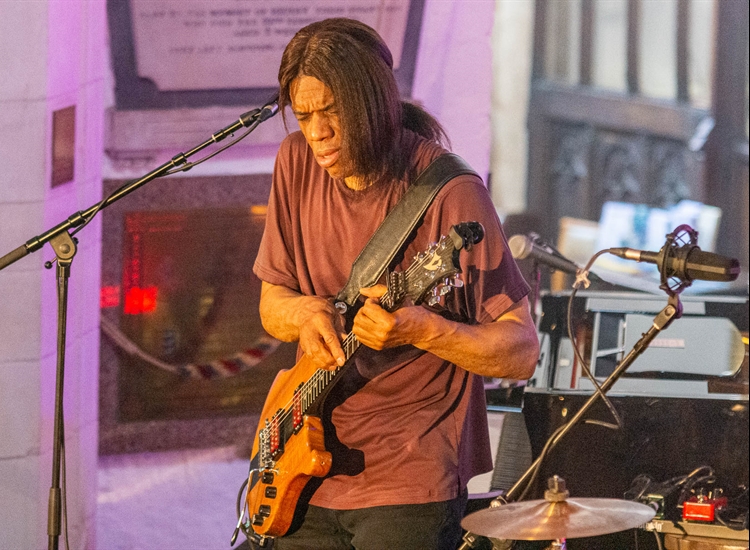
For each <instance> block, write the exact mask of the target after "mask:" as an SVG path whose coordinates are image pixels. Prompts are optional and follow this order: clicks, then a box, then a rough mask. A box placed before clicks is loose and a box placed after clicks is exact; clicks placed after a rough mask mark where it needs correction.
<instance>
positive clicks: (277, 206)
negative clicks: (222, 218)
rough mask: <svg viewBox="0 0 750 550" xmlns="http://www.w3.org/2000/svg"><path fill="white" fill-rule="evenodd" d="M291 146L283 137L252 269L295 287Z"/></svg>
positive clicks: (261, 276) (260, 275) (274, 281)
mask: <svg viewBox="0 0 750 550" xmlns="http://www.w3.org/2000/svg"><path fill="white" fill-rule="evenodd" d="M292 149H293V147H292V140H291V139H290V138H289V137H287V138H286V139H285V140H284V141H283V142H282V143H281V146H280V147H279V153H278V155H277V157H276V163H275V165H274V170H273V180H272V183H271V193H270V195H269V198H268V210H267V213H266V225H265V229H264V231H263V237H262V238H261V241H260V247H259V248H258V255H257V257H256V259H255V264H254V266H253V272H254V273H255V274H256V275H257V276H258V278H259V279H261V280H262V281H265V282H267V283H271V284H274V285H282V286H285V287H288V288H291V289H292V290H296V291H299V287H300V285H299V280H298V278H297V272H296V268H295V265H296V262H295V250H294V245H293V243H294V242H295V241H294V238H293V233H294V227H295V226H294V220H293V218H292V212H293V211H294V209H293V207H292V202H293V201H294V200H295V197H298V194H296V193H294V192H293V183H294V171H293V168H292V166H293V163H292V157H293V150H292Z"/></svg>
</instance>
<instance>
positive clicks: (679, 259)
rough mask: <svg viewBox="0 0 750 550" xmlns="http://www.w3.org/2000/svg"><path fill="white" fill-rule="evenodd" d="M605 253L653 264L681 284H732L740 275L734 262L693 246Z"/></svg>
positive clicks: (613, 249)
mask: <svg viewBox="0 0 750 550" xmlns="http://www.w3.org/2000/svg"><path fill="white" fill-rule="evenodd" d="M609 252H610V253H611V254H614V255H615V256H619V257H620V258H625V259H626V260H635V261H636V262H645V263H649V264H656V265H657V267H658V268H659V271H660V272H661V271H662V269H663V268H664V269H665V271H666V276H667V277H677V278H678V279H682V280H688V281H693V280H696V279H698V280H701V281H734V280H735V279H737V277H738V276H739V274H740V262H739V261H738V260H737V259H736V258H727V257H726V256H719V255H718V254H714V253H713V252H704V251H703V250H701V249H700V248H698V247H697V246H696V245H693V244H688V245H684V246H680V247H676V248H673V247H670V246H669V245H665V247H663V248H662V249H661V250H660V251H659V252H648V251H645V250H635V249H633V248H610V249H609Z"/></svg>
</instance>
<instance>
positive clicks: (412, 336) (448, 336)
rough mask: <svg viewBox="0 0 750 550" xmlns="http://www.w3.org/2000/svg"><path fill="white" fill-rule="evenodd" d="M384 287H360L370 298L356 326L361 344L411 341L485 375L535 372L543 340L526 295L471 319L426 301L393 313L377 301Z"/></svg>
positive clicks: (378, 346) (380, 345) (391, 344)
mask: <svg viewBox="0 0 750 550" xmlns="http://www.w3.org/2000/svg"><path fill="white" fill-rule="evenodd" d="M383 291H384V287H382V285H378V286H376V287H372V289H362V294H364V295H367V296H369V297H370V298H369V299H368V300H367V302H366V303H365V305H364V306H363V307H362V309H360V311H359V312H358V314H357V317H356V318H355V320H354V328H353V332H354V334H355V335H356V336H357V339H358V340H359V341H360V342H361V343H362V344H364V345H366V346H369V347H371V348H374V349H384V348H389V347H394V346H399V345H403V344H411V345H413V346H415V347H417V348H420V349H423V350H425V351H429V352H430V353H432V354H434V355H437V356H438V357H441V358H442V359H445V360H446V361H450V362H451V363H454V364H456V365H458V366H460V367H463V368H465V369H466V370H468V371H471V372H474V373H476V374H479V375H482V376H490V377H494V378H513V379H518V380H525V379H527V378H529V377H530V376H531V375H532V374H533V373H534V368H535V365H536V362H537V359H538V358H539V342H538V339H537V335H536V329H535V328H534V323H533V320H532V318H531V314H530V312H529V303H528V300H527V299H526V298H523V299H522V300H520V301H518V302H517V303H515V304H514V305H513V306H512V307H511V308H510V309H508V310H507V311H506V312H504V313H503V314H502V315H501V316H500V317H498V318H497V319H496V320H495V321H494V322H492V323H488V324H482V325H467V324H463V323H457V322H455V321H450V320H448V319H445V318H443V317H441V316H440V315H437V314H435V313H433V312H431V311H429V310H427V309H425V308H423V307H406V308H401V309H399V310H396V311H395V312H393V313H389V312H387V311H385V310H384V309H382V308H381V307H380V305H379V304H378V301H377V298H378V297H379V295H381V294H382V292H383Z"/></svg>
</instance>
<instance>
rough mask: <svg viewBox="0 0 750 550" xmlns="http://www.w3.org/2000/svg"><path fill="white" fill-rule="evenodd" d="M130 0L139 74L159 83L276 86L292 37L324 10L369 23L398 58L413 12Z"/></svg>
mask: <svg viewBox="0 0 750 550" xmlns="http://www.w3.org/2000/svg"><path fill="white" fill-rule="evenodd" d="M130 6H131V17H132V20H133V38H134V43H135V54H136V66H137V69H138V76H139V77H142V78H148V79H150V80H152V81H153V82H154V84H155V85H156V87H157V88H158V89H159V90H161V91H167V90H206V89H216V88H219V89H222V88H272V87H274V86H275V85H276V81H277V79H276V76H277V73H278V67H279V63H280V61H281V55H282V53H283V51H284V47H285V46H286V45H287V43H288V42H289V40H291V38H292V37H293V36H294V34H295V33H296V32H297V31H298V30H299V29H300V28H302V27H304V26H305V25H307V24H309V23H312V22H313V21H318V20H321V19H325V18H327V17H350V18H352V19H358V20H360V21H362V22H364V23H366V24H368V25H370V26H371V27H373V28H374V29H375V30H377V31H378V33H379V34H380V35H381V36H382V37H383V39H384V40H385V41H386V43H387V44H388V47H389V48H390V49H391V52H392V53H393V57H394V60H395V62H396V63H398V62H399V61H400V59H401V52H402V50H403V43H404V32H405V30H406V19H407V16H408V14H409V3H408V2H403V1H402V0H348V1H347V0H344V1H342V0H297V1H295V2H289V1H288V0H264V1H262V2H260V1H258V0H189V1H184V0H159V1H158V2H155V1H154V0H131V4H130ZM396 68H398V66H396Z"/></svg>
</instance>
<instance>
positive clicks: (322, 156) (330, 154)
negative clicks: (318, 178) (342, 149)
mask: <svg viewBox="0 0 750 550" xmlns="http://www.w3.org/2000/svg"><path fill="white" fill-rule="evenodd" d="M338 159H339V150H338V149H332V150H330V151H323V152H321V153H317V154H316V155H315V160H317V161H318V164H319V165H320V167H321V168H329V167H331V166H332V165H333V164H334V163H335V162H336V161H337V160H338Z"/></svg>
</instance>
